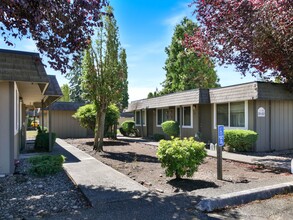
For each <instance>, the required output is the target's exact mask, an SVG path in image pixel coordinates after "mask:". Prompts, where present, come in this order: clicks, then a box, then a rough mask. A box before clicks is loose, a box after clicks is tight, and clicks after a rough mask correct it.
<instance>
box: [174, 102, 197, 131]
mask: <svg viewBox="0 0 293 220" xmlns="http://www.w3.org/2000/svg"><path fill="white" fill-rule="evenodd" d="M187 107H190V125H184V108H187ZM181 108H182V128H193V105H185V106H181V107H179V106H178V107H176V110H175V119H176V121H177V122H179V121H178V120H177V119H178V117H180V116H179V115H178V109H179V110H181ZM179 126H180V122H179Z"/></svg>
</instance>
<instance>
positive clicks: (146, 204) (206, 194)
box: [53, 139, 293, 219]
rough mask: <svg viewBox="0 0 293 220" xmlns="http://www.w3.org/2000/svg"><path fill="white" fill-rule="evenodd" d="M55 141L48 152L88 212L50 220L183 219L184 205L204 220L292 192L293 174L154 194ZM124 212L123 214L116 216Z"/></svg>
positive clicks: (234, 157)
mask: <svg viewBox="0 0 293 220" xmlns="http://www.w3.org/2000/svg"><path fill="white" fill-rule="evenodd" d="M130 141H135V142H144V144H150V145H155V146H157V145H158V143H157V142H146V141H144V140H139V139H135V140H130ZM56 142H57V144H58V146H57V147H55V148H54V153H58V154H59V153H61V154H63V155H64V156H66V158H67V160H66V163H65V164H64V169H65V171H66V172H67V174H68V176H69V177H70V178H71V179H72V181H73V182H74V183H75V184H76V185H77V186H78V187H79V188H80V189H81V191H82V192H83V193H84V195H85V196H86V197H87V198H88V200H89V201H90V203H91V205H92V207H93V208H94V209H93V210H88V211H84V212H83V211H82V212H81V213H80V214H79V215H77V216H74V215H71V214H69V215H63V216H60V218H59V217H58V218H57V217H56V216H54V218H53V219H79V218H81V216H87V219H138V218H142V219H169V218H173V217H174V216H177V217H178V218H179V217H180V218H181V217H182V218H183V219H189V217H190V216H189V214H190V212H189V214H187V212H186V208H187V207H190V206H192V207H193V209H194V208H197V209H198V210H200V211H198V212H194V213H193V214H192V215H196V216H197V217H198V218H199V219H204V218H205V217H204V216H206V215H205V214H204V213H202V212H201V211H213V210H215V209H221V208H224V207H226V206H227V205H231V204H233V205H237V204H241V203H244V202H245V203H247V202H250V201H253V200H256V199H265V198H270V197H272V196H274V195H276V194H281V193H287V192H292V191H293V175H288V176H282V177H280V178H278V179H277V180H276V179H272V180H270V181H266V182H265V183H263V182H255V183H251V184H250V183H248V184H237V185H235V184H227V186H226V187H225V186H224V187H219V188H208V189H202V190H196V191H192V192H189V193H184V194H178V195H175V196H174V195H171V196H170V195H157V194H153V193H150V192H149V191H148V189H147V188H145V187H144V186H142V185H141V184H139V183H137V182H135V181H134V180H132V179H130V178H129V177H127V176H126V175H124V174H121V173H119V172H118V171H116V170H114V169H113V168H111V167H109V166H107V165H105V164H103V163H101V162H99V161H98V160H96V159H95V158H93V157H92V156H90V155H88V154H86V153H84V152H83V151H80V150H79V149H77V148H76V147H74V146H72V145H70V144H68V143H67V142H65V141H63V140H61V139H57V141H56ZM208 154H209V155H210V156H216V152H215V151H210V150H208ZM223 158H226V159H230V160H235V161H240V162H245V163H255V162H257V161H259V160H260V159H262V158H260V157H255V156H246V155H239V154H234V153H228V152H223ZM125 212H127V213H128V214H127V215H126V216H125V215H124V216H121V215H122V213H125ZM97 213H98V214H97ZM195 213H196V214H195ZM68 217H70V218H68Z"/></svg>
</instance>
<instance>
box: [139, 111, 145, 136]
mask: <svg viewBox="0 0 293 220" xmlns="http://www.w3.org/2000/svg"><path fill="white" fill-rule="evenodd" d="M142 112H143V111H142V109H141V110H140V126H141V137H142V138H143V137H144V132H143V117H142Z"/></svg>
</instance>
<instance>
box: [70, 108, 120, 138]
mask: <svg viewBox="0 0 293 220" xmlns="http://www.w3.org/2000/svg"><path fill="white" fill-rule="evenodd" d="M96 116H97V110H96V107H95V105H94V104H87V105H84V106H81V107H79V109H78V110H77V111H76V113H75V114H74V115H73V117H74V118H75V119H77V120H78V121H79V123H80V125H81V126H82V127H84V128H89V129H91V130H92V131H95V127H96ZM119 117H120V112H119V109H118V107H117V106H116V105H114V104H112V105H109V107H108V108H107V111H106V116H105V127H104V132H105V134H106V133H107V132H113V126H114V125H115V124H117V123H118V119H119Z"/></svg>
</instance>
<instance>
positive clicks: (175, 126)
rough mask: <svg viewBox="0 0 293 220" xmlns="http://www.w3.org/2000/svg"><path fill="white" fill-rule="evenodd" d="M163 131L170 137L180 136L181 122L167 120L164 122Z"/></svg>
mask: <svg viewBox="0 0 293 220" xmlns="http://www.w3.org/2000/svg"><path fill="white" fill-rule="evenodd" d="M161 125H162V129H163V132H164V133H165V134H167V135H169V136H170V137H178V136H179V131H180V130H179V123H178V122H176V121H165V122H163V123H162V124H161Z"/></svg>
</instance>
